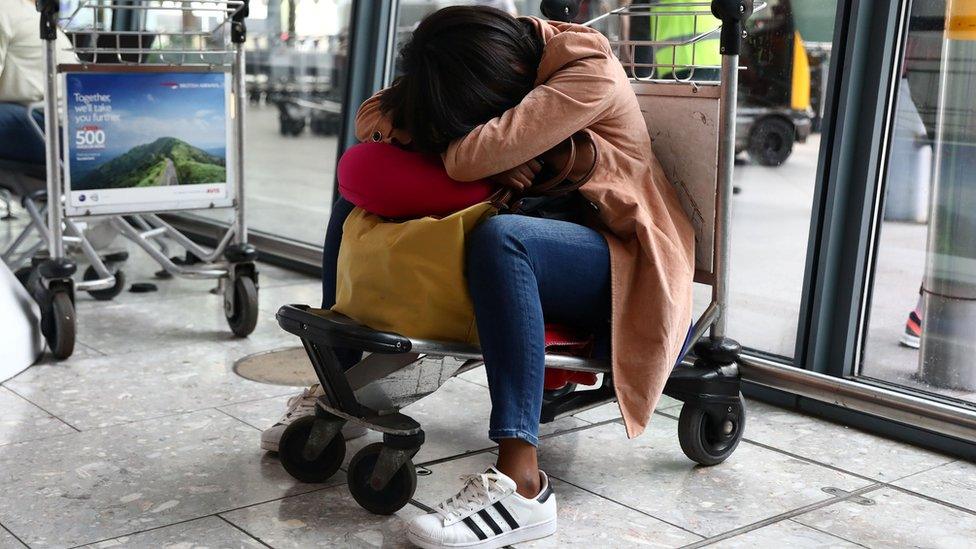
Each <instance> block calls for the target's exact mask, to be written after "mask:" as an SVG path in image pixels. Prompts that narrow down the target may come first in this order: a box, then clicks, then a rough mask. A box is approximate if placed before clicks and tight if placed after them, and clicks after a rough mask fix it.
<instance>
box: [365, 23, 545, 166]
mask: <svg viewBox="0 0 976 549" xmlns="http://www.w3.org/2000/svg"><path fill="white" fill-rule="evenodd" d="M542 48H543V44H542V40H541V38H540V37H539V35H538V33H537V31H536V30H535V28H534V26H533V25H532V23H530V22H529V21H527V20H524V19H517V18H515V17H512V16H511V15H509V14H507V13H505V12H503V11H500V10H496V9H494V8H488V7H484V6H454V7H449V8H444V9H442V10H439V11H436V12H434V13H432V14H431V15H429V16H427V17H426V18H425V19H424V20H423V21H421V22H420V25H419V26H418V27H417V30H415V31H414V33H413V37H412V38H411V39H410V41H409V42H407V43H406V44H405V45H404V46H403V48H402V49H401V55H402V57H403V65H402V66H403V75H402V76H400V77H399V78H397V80H396V81H395V82H394V83H393V85H392V86H391V87H390V88H389V89H388V90H387V91H385V92H384V93H383V96H382V99H381V107H382V109H383V111H384V112H386V113H387V114H388V115H389V116H390V118H391V120H392V122H393V125H394V126H395V127H397V128H399V129H401V130H404V131H406V132H407V133H408V134H409V135H410V137H411V138H412V140H413V146H414V147H415V148H416V149H418V150H421V151H424V152H431V153H441V152H443V151H444V150H445V149H447V146H448V144H450V142H451V141H453V140H455V139H458V138H460V137H462V136H464V135H466V134H467V133H468V132H470V131H471V130H472V129H474V128H475V127H477V126H479V125H481V124H483V123H485V122H487V121H488V120H490V119H492V118H494V117H496V116H499V115H501V114H502V113H503V112H505V111H506V110H508V109H510V108H512V107H514V106H515V105H517V104H518V103H519V101H521V100H522V98H523V97H525V95H526V94H527V93H529V91H531V90H532V88H533V86H534V84H535V77H536V69H537V67H538V65H539V60H540V58H541V57H542Z"/></svg>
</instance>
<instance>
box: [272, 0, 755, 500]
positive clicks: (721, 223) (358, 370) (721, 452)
mask: <svg viewBox="0 0 976 549" xmlns="http://www.w3.org/2000/svg"><path fill="white" fill-rule="evenodd" d="M553 5H555V7H556V9H557V10H564V11H561V12H557V13H556V14H553V13H551V12H549V11H547V9H546V8H547V7H548V8H552V7H553ZM574 6H575V7H578V3H574V2H571V1H568V0H556V1H552V2H543V12H544V13H547V14H548V15H549V16H550V18H556V17H557V16H565V19H571V18H572V16H573V15H575V13H573V8H574ZM753 7H754V6H753V3H752V0H712V1H710V2H709V1H701V0H697V1H696V0H691V1H686V2H681V3H680V4H679V3H677V2H660V1H659V2H651V3H645V4H639V5H632V6H626V7H623V8H620V9H617V10H614V11H612V12H610V13H609V14H607V15H604V16H602V17H600V18H597V19H596V20H594V21H591V22H590V23H589V24H591V25H592V24H595V23H599V22H601V21H604V20H606V19H609V18H624V17H628V16H632V15H637V16H640V17H649V16H650V17H656V16H660V17H665V16H676V15H681V16H688V17H694V18H696V19H697V18H698V17H712V16H714V17H715V18H717V19H719V20H720V21H721V23H722V25H721V29H720V30H715V31H712V30H709V31H707V32H703V33H700V34H696V35H695V36H693V37H690V38H687V39H682V40H664V41H659V42H655V41H653V40H648V41H635V40H629V39H627V38H626V37H625V38H623V39H621V40H619V41H616V45H617V46H618V47H623V48H635V47H671V46H687V45H693V44H695V43H696V42H698V41H700V40H703V39H705V38H706V37H707V36H710V35H712V33H713V32H719V33H720V34H721V38H720V49H721V54H722V65H721V80H720V82H708V83H699V82H695V81H693V80H691V79H689V78H682V77H681V76H680V75H678V74H676V73H675V69H676V68H681V69H692V70H694V69H695V67H694V66H689V65H677V64H675V63H671V64H670V65H664V64H657V63H647V64H644V66H646V67H649V68H652V69H658V68H665V67H666V68H668V69H669V70H670V72H668V71H656V70H655V72H653V73H651V74H650V76H648V77H646V78H633V79H632V85H633V86H634V90H635V93H636V94H637V96H638V102H639V103H641V98H642V95H644V96H646V97H645V98H653V97H656V96H658V94H660V95H663V96H664V97H666V100H668V101H681V100H685V99H687V100H697V99H705V100H706V101H708V102H711V103H710V105H711V107H712V108H711V110H710V111H709V112H710V113H712V117H713V118H712V120H713V121H714V119H715V118H717V135H716V134H715V133H714V130H715V126H711V127H710V128H711V129H710V130H709V131H712V132H713V133H711V134H710V140H709V139H708V138H703V139H704V140H707V141H708V142H709V143H710V144H711V149H710V150H713V151H715V154H716V156H717V158H716V159H715V163H714V164H710V165H709V166H708V170H711V171H710V172H709V173H711V174H712V176H711V180H710V181H698V182H697V184H698V189H692V190H691V192H685V196H682V199H683V201H684V205H685V207H686V210H689V215H691V216H692V217H693V222H694V221H695V219H694V218H695V217H696V216H697V217H699V218H700V219H698V221H699V222H700V224H699V225H698V226H696V239H698V240H700V242H699V244H702V242H701V241H704V242H705V244H704V245H701V246H700V248H701V249H702V250H703V251H704V252H705V253H703V254H699V255H697V257H696V264H697V265H696V266H697V269H696V271H697V272H696V280H697V281H698V282H702V283H705V284H709V285H710V286H711V287H712V296H711V297H712V299H711V303H710V304H709V305H708V307H707V308H706V310H705V312H704V313H703V314H702V315H701V317H700V318H698V319H697V321H696V322H695V324H694V327H693V335H692V338H693V340H694V342H695V345H694V347H693V348H694V351H693V352H694V364H693V365H692V366H687V365H684V364H682V365H679V366H677V367H675V368H674V370H673V371H672V373H671V375H670V377H669V379H668V382H667V385H666V387H665V389H664V393H665V394H667V395H670V396H672V397H674V398H677V399H679V400H681V401H682V402H683V403H684V404H683V406H682V409H681V414H680V418H679V421H678V440H679V442H680V444H681V448H682V450H683V451H684V452H685V454H686V455H687V456H688V457H689V458H690V459H692V460H693V461H696V462H698V463H700V464H702V465H716V464H718V463H721V462H722V461H724V460H725V459H727V458H728V457H729V456H730V455H731V454H732V452H734V450H735V448H736V447H737V445H738V443H739V441H740V440H741V438H742V436H743V432H744V426H745V418H746V416H745V402H744V400H743V398H742V395H741V393H740V383H741V382H740V378H739V370H738V355H739V351H740V347H739V344H738V343H737V342H735V341H734V340H732V339H730V338H728V336H727V333H726V328H727V326H726V319H727V311H728V281H729V276H728V274H729V261H728V259H729V243H730V242H729V225H730V221H731V215H730V204H729V199H730V198H731V196H732V169H733V156H734V154H735V108H736V85H737V70H738V53H739V45H740V40H741V38H742V32H743V30H742V29H743V23H744V22H745V20H746V19H747V18H748V17H749V16H750V15H751V14H752V11H753ZM712 24H713V25H714V19H713V20H712ZM675 59H676V57H675V56H673V57H672V61H674V60H675ZM630 61H631V63H632V64H631V66H630V68H631V69H633V68H634V64H635V63H636V62H635V61H634V60H633V56H631V57H630ZM698 68H702V67H698ZM705 68H708V67H705ZM661 74H666V75H668V76H667V77H666V78H657V77H656V76H657V75H661ZM668 88H672V90H668ZM674 88H676V89H677V90H680V91H675V90H674ZM662 90H667V91H668V92H669V93H663V94H662V93H661V92H662ZM669 94H670V95H669ZM715 103H717V105H716V104H715ZM645 107H646V105H645V104H644V103H642V110H645ZM658 107H659V105H658ZM652 109H653V107H652ZM667 114H668V113H666V112H663V109H660V108H656V109H654V110H653V112H645V120H646V121H647V122H648V127H649V131H650V133H651V137H652V140H654V138H655V135H657V137H658V138H659V139H658V140H657V141H656V142H655V151H656V153H658V145H664V146H663V147H662V148H668V147H667V145H668V143H667V141H666V139H664V138H665V137H666V134H667V133H668V130H670V129H671V128H665V129H664V130H662V131H657V132H656V131H653V130H661V128H655V127H654V119H655V118H656V117H662V118H666V116H667ZM693 114H694V115H696V116H697V115H701V119H700V121H701V122H702V123H703V126H706V127H707V126H708V122H709V118H708V117H707V115H706V114H705V113H704V112H694V113H693ZM687 126H688V122H687V121H685V122H684V123H679V124H675V125H674V126H672V128H675V129H678V131H679V132H680V133H689V134H690V133H693V132H692V131H690V130H688V129H687ZM703 142H704V141H703ZM676 145H679V146H681V145H682V144H676ZM682 150H683V151H687V150H691V149H690V147H687V146H684V147H683V149H682ZM666 152H667V151H663V150H662V151H660V154H657V155H658V157H659V159H660V160H661V162H662V165H664V164H667V163H668V162H670V163H671V167H672V168H673V167H675V166H677V164H675V163H674V162H673V160H674V157H675V156H676V155H672V157H671V158H670V159H668V158H665V157H664V156H665V153H666ZM696 153H697V154H698V155H699V156H701V155H702V154H703V152H702V151H696ZM684 156H687V155H684ZM664 167H665V169H666V170H667V169H668V166H666V165H665V166H664ZM679 171H680V170H679ZM671 175H672V174H670V173H669V176H671ZM706 179H707V176H706ZM672 183H674V184H675V185H676V186H677V187H678V188H679V194H681V192H682V191H688V188H683V187H687V183H688V182H682V181H680V180H679V181H676V180H675V178H674V177H672ZM693 183H694V182H693ZM696 195H697V197H698V198H696ZM696 201H697V203H696ZM707 201H712V202H713V204H712V207H711V208H706V206H707V205H706V204H705V202H707ZM704 233H707V234H704ZM703 236H710V237H711V239H710V240H708V241H705V240H704V239H703V238H702V237H703ZM277 319H278V324H279V325H280V326H281V327H282V328H283V329H284V330H286V331H288V332H290V333H292V334H295V335H297V336H298V337H299V338H301V340H302V344H303V345H304V346H305V349H306V351H307V353H308V356H309V359H310V360H311V362H312V366H313V368H314V370H315V372H316V375H317V376H318V379H319V381H320V383H321V385H322V388H323V391H324V393H325V394H324V396H322V397H319V399H318V400H317V406H316V415H315V416H308V417H304V418H301V419H299V420H297V421H295V422H294V423H292V424H291V425H290V426H289V427H288V428H287V429H286V430H285V432H284V434H283V436H282V439H281V442H280V444H279V457H280V458H281V463H282V465H283V466H284V467H285V469H286V470H287V471H288V472H289V473H290V474H291V475H292V476H294V477H296V478H298V479H300V480H302V481H305V482H324V481H325V480H327V479H328V478H329V477H331V476H332V475H333V474H334V473H335V472H336V471H338V469H339V467H340V465H341V464H342V462H343V456H344V454H345V443H344V442H343V440H342V437H341V436H340V435H339V434H338V433H339V432H340V429H341V427H342V426H343V425H344V424H345V423H346V422H352V423H354V424H359V425H363V426H366V427H368V428H369V429H372V430H374V431H377V432H380V433H383V442H382V443H376V444H371V445H369V446H367V447H365V448H363V449H361V450H360V451H359V452H358V453H357V455H356V456H355V457H353V458H352V461H351V462H350V463H349V466H348V484H349V489H350V491H351V492H352V495H353V497H354V498H355V499H356V501H357V502H358V503H359V504H360V505H361V506H362V507H364V508H366V509H367V510H370V511H372V512H375V513H381V514H385V513H392V512H395V511H396V510H397V509H399V508H401V507H402V506H403V505H405V504H406V503H407V502H408V501H409V499H410V497H411V496H412V494H413V490H414V489H415V488H416V471H415V469H414V467H413V463H412V461H411V460H412V458H413V456H414V455H416V453H417V451H419V449H420V446H421V445H422V444H423V442H424V431H423V429H422V428H421V425H420V424H419V423H418V422H417V421H415V420H414V419H412V418H410V417H409V416H407V415H405V414H402V413H400V411H399V410H400V409H401V408H403V407H404V406H407V405H408V404H410V403H412V402H414V401H416V400H417V399H419V398H422V397H424V396H426V395H428V394H430V393H432V392H434V391H435V390H436V389H437V388H438V387H439V386H440V385H441V384H443V383H444V382H446V381H447V380H448V379H449V378H450V377H452V376H456V375H458V374H460V373H463V372H465V371H468V370H470V369H472V368H475V367H477V366H479V365H480V364H482V363H483V358H482V355H481V350H480V349H478V348H477V347H472V346H470V345H466V344H459V343H449V342H442V341H429V340H421V339H416V338H408V337H404V336H401V335H399V334H396V333H390V332H379V331H376V330H373V329H371V328H369V327H368V326H364V325H362V324H359V323H357V322H355V321H354V320H352V319H350V318H347V317H345V316H343V315H341V314H338V313H335V312H332V311H324V310H316V309H312V308H311V307H309V306H307V305H285V306H283V307H281V308H280V309H279V310H278V314H277ZM709 330H710V334H709V337H705V332H706V331H709ZM337 349H358V350H361V351H365V352H368V353H369V354H368V355H367V356H366V357H365V358H364V359H363V360H361V361H360V362H359V363H357V364H355V365H354V366H352V367H351V368H350V369H348V370H346V369H344V368H343V366H342V364H341V363H340V361H339V359H338V355H337V354H336V350H337ZM682 358H684V357H682ZM546 367H547V368H558V369H564V370H574V371H580V372H591V373H597V374H603V381H602V383H601V384H600V385H599V386H597V387H596V388H594V389H586V390H572V389H570V390H569V391H560V392H558V393H557V394H551V393H550V394H548V395H547V396H546V398H545V399H544V401H543V405H542V414H541V420H542V422H543V423H545V422H550V421H553V420H555V419H557V418H559V417H564V416H567V415H572V414H575V413H578V412H580V411H582V410H585V409H588V408H592V407H595V406H599V405H601V404H605V403H608V402H612V401H614V400H615V395H614V389H613V382H612V379H611V378H612V370H611V368H610V365H609V364H607V362H606V361H604V360H597V359H590V358H580V357H573V356H564V355H557V354H547V355H546Z"/></svg>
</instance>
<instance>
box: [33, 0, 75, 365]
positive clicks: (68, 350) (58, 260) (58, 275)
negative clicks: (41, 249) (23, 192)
mask: <svg viewBox="0 0 976 549" xmlns="http://www.w3.org/2000/svg"><path fill="white" fill-rule="evenodd" d="M35 6H36V7H37V11H39V12H40V14H41V20H40V36H41V40H43V41H44V69H45V78H44V127H45V130H46V139H45V140H44V150H45V167H46V171H47V203H48V206H47V227H46V230H44V229H45V228H44V227H38V231H39V232H40V233H41V239H42V240H43V241H46V244H47V250H48V251H47V254H46V257H45V256H44V255H40V254H39V255H36V256H35V257H34V258H32V260H31V261H32V262H33V263H34V264H35V266H36V267H37V275H36V276H32V277H31V279H30V283H29V286H30V290H31V293H32V295H33V296H34V299H35V300H36V301H37V303H38V305H39V306H40V309H41V331H42V332H43V334H44V337H45V339H46V340H47V341H48V345H49V346H50V348H51V352H52V353H53V354H54V356H55V357H57V358H67V357H69V356H71V354H72V353H73V352H74V347H75V334H76V323H75V310H74V300H75V295H74V283H73V281H72V279H71V277H72V276H73V275H74V274H75V271H76V270H77V267H76V265H75V263H74V262H73V261H72V260H71V259H70V258H67V257H65V253H64V234H63V225H62V223H63V213H64V212H63V210H62V207H61V195H62V185H61V156H60V151H61V149H60V140H59V139H58V137H59V130H58V121H59V116H58V72H57V63H58V53H57V39H58V15H59V13H60V4H59V1H58V0H37V3H36V4H35Z"/></svg>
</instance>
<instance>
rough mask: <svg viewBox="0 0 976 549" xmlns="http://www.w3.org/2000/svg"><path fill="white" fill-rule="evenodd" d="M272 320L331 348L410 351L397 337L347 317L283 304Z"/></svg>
mask: <svg viewBox="0 0 976 549" xmlns="http://www.w3.org/2000/svg"><path fill="white" fill-rule="evenodd" d="M275 318H277V319H278V325H279V326H281V327H282V329H284V330H285V331H287V332H289V333H292V334H295V335H297V336H298V337H300V338H302V339H308V340H310V341H313V342H315V343H319V344H322V345H329V346H331V347H339V348H346V349H358V350H361V351H366V352H370V353H386V354H394V353H407V352H410V348H411V346H412V344H411V343H410V340H409V339H407V338H405V337H403V336H401V335H399V334H395V333H392V332H381V331H379V330H374V329H372V328H370V327H369V326H366V325H363V324H360V323H358V322H356V321H355V320H353V319H351V318H349V317H347V316H344V315H341V314H339V313H336V312H333V311H329V310H326V309H313V308H312V307H309V306H308V305H284V306H282V307H281V308H280V309H278V314H277V315H275Z"/></svg>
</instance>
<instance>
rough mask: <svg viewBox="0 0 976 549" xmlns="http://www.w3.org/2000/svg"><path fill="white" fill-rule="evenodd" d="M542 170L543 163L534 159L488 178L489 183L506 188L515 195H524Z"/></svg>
mask: <svg viewBox="0 0 976 549" xmlns="http://www.w3.org/2000/svg"><path fill="white" fill-rule="evenodd" d="M541 170H542V163H541V162H539V161H538V160H535V159H532V160H529V161H528V162H526V163H525V164H521V165H519V166H515V167H514V168H512V169H510V170H506V171H504V172H502V173H499V174H496V175H493V176H491V177H489V178H488V180H489V181H491V182H492V183H495V184H496V185H499V186H501V187H504V188H506V189H508V190H510V191H512V192H514V193H515V194H522V193H524V192H525V191H527V190H528V189H529V187H531V186H532V183H533V182H534V181H535V176H536V175H538V174H539V171H541Z"/></svg>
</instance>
